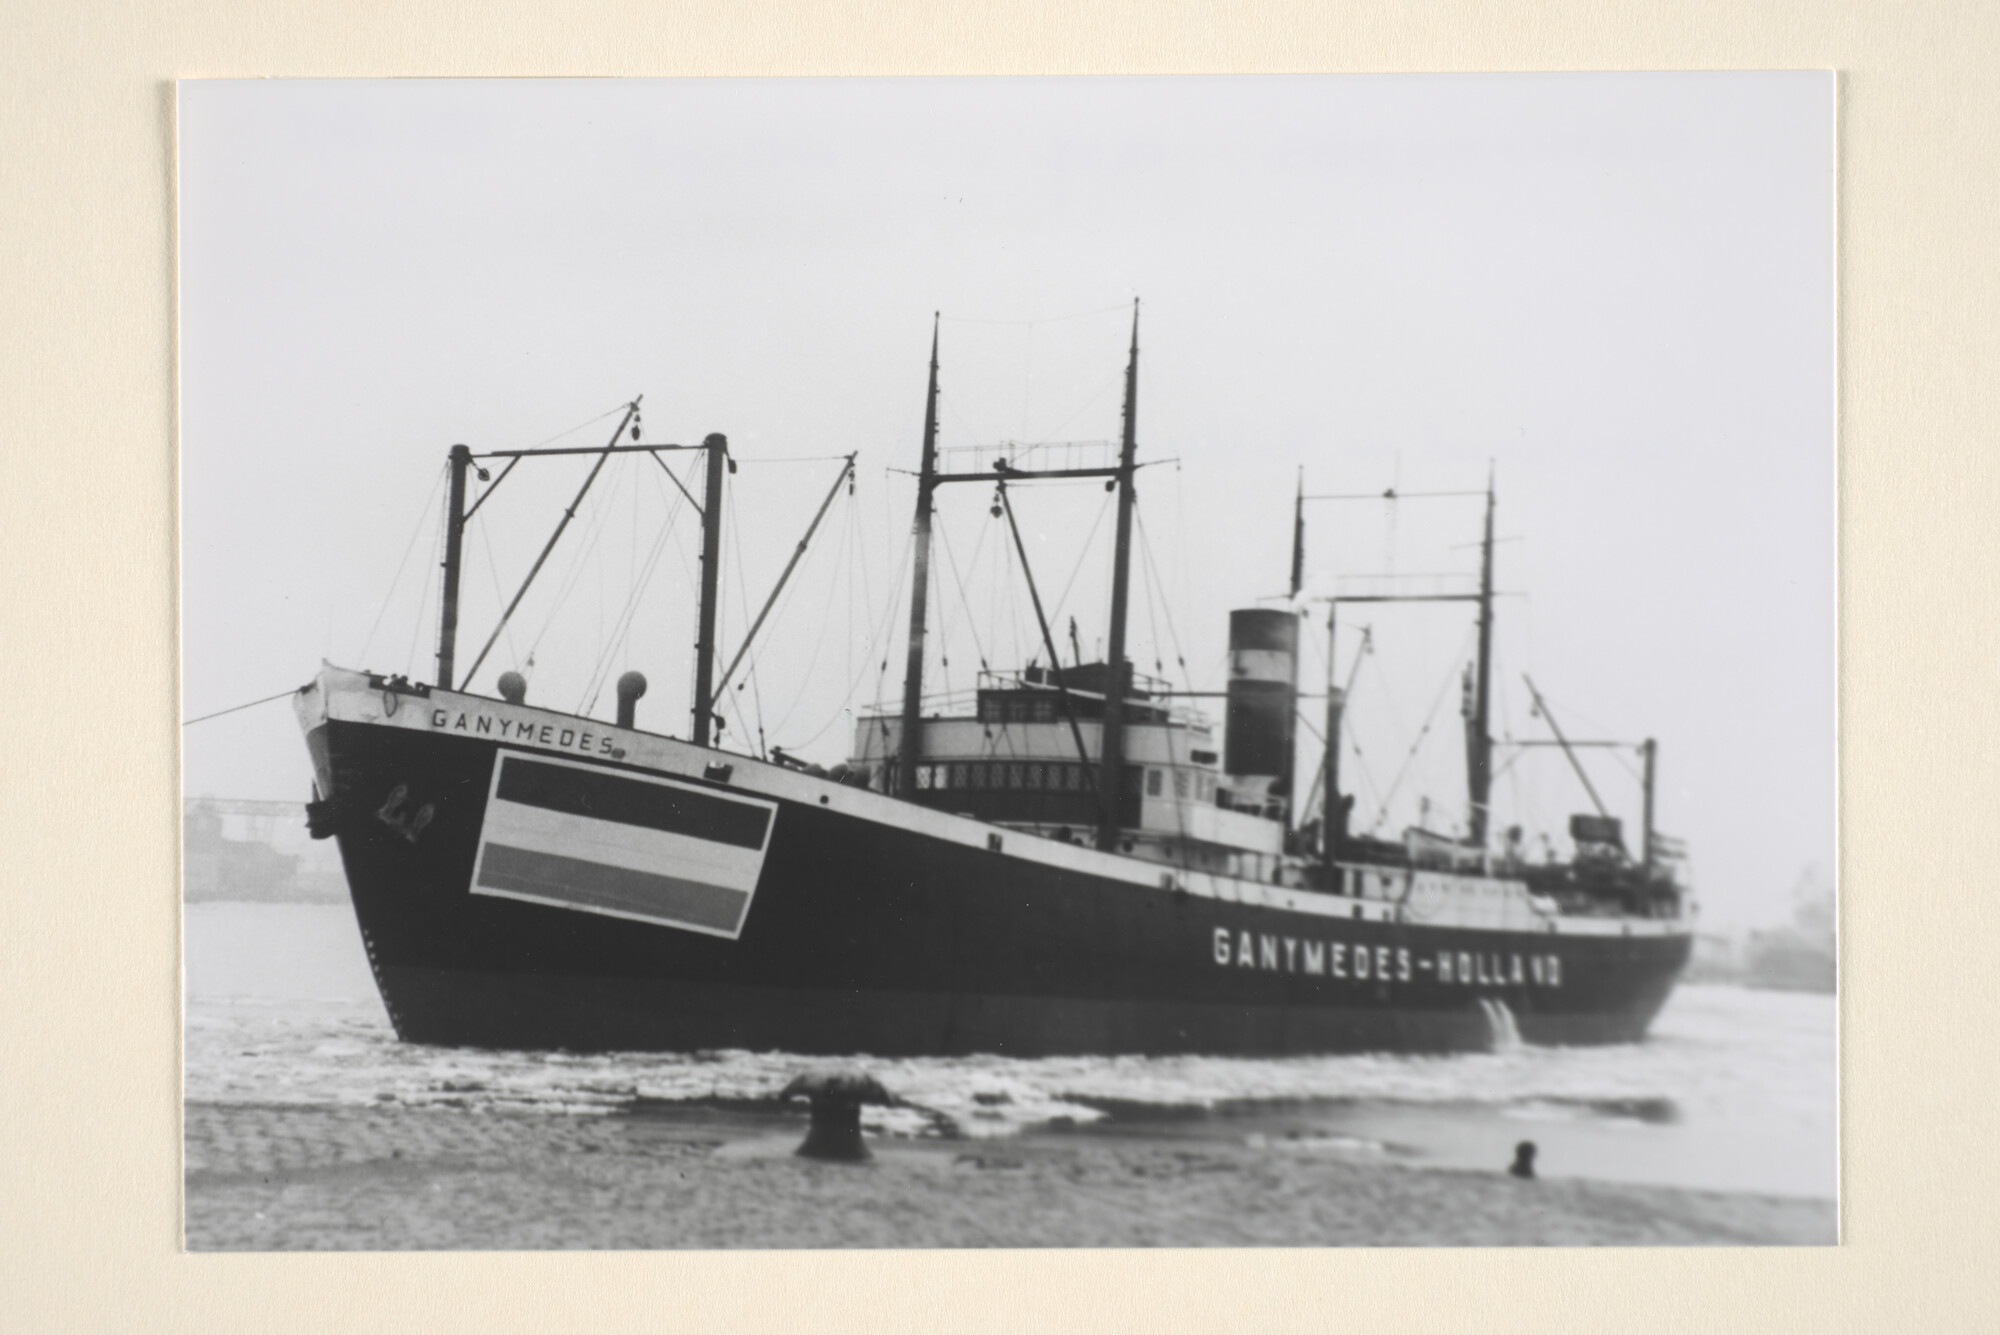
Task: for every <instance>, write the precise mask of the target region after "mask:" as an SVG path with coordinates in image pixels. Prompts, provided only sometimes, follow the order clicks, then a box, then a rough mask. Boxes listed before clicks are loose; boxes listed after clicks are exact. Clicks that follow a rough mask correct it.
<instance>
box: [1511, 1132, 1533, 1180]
mask: <svg viewBox="0 0 2000 1335" xmlns="http://www.w3.org/2000/svg"><path fill="white" fill-rule="evenodd" d="M1507 1171H1508V1172H1510V1173H1512V1174H1513V1175H1514V1176H1515V1177H1519V1178H1532V1177H1533V1176H1534V1175H1535V1142H1534V1141H1532V1140H1524V1141H1522V1142H1521V1143H1520V1144H1518V1145H1516V1146H1515V1147H1514V1162H1513V1163H1511V1164H1509V1165H1508V1167H1507Z"/></svg>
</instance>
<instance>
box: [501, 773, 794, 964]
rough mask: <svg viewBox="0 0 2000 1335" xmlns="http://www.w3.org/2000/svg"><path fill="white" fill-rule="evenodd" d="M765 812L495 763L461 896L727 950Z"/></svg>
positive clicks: (685, 787)
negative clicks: (624, 921)
mask: <svg viewBox="0 0 2000 1335" xmlns="http://www.w3.org/2000/svg"><path fill="white" fill-rule="evenodd" d="M776 812H777V804H776V803H775V802H763V801H758V800H756V799H752V798H741V797H737V796H735V795H733V794H731V795H728V796H724V795H723V794H720V793H716V792H714V791H712V790H709V789H705V788H699V787H696V786H694V785H693V784H688V783H681V782H678V781H676V780H673V779H667V778H655V777H653V776H651V775H640V774H633V773H631V772H630V771H625V770H608V769H603V768H600V767H598V766H595V765H586V764H580V763H578V762H576V761H573V760H559V759H556V758H554V757H547V756H534V757H532V758H531V757H529V756H526V755H522V754H520V753H517V752H510V751H503V752H501V754H500V756H499V758H498V763H497V764H495V765H494V767H493V786H492V789H491V790H490V791H489V792H488V794H487V800H486V823H485V825H484V826H483V827H482V828H481V829H480V832H479V854H478V857H477V859H476V860H475V862H474V864H473V865H474V871H473V875H472V886H471V890H472V893H473V894H475V895H492V896H496V897H498V898H502V899H519V900H525V901H527V902H528V903H531V904H546V905H550V906H553V907H556V908H566V909H574V910H577V911H578V912H582V913H599V914H604V915H606V916H608V917H613V918H629V919H632V920H634V921H637V922H649V923H655V924H657V925H659V926H662V927H674V928H678V929H681V930H683V931H689V932H702V933H705V934H707V935H709V936H722V937H728V938H729V939H730V940H735V939H736V938H737V937H739V936H741V935H742V933H743V923H744V920H745V919H746V918H748V916H749V913H750V901H751V899H752V898H753V897H754V896H755V895H756V893H757V878H758V876H759V875H760V874H761V873H762V871H763V869H764V853H765V850H766V849H767V848H768V847H769V845H770V837H771V825H772V823H773V820H774V818H775V814H776Z"/></svg>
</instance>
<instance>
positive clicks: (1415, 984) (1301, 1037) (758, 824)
mask: <svg viewBox="0 0 2000 1335" xmlns="http://www.w3.org/2000/svg"><path fill="white" fill-rule="evenodd" d="M297 703H298V709H299V714H300V718H301V722H302V724H303V725H304V727H305V729H306V733H307V740H308V745H309V748H310V750H311V752H312V757H313V762H314V767H315V772H316V778H317V785H318V789H319V794H320V800H319V801H318V802H316V803H315V805H314V818H315V821H316V823H317V825H318V827H319V830H318V832H320V833H330V834H332V835H334V836H335V837H337V839H338V840H339V846H340V851H341V856H342V859H343V861H344V863H345V866H346V871H347V877H348V882H349V885H350V887H351V890H352V894H353V899H354V906H355V911H356V914H357V916H358V919H359V922H360V926H361V931H362V936H363V939H364V941H365V943H366V946H367V951H368V958H369V961H370V964H371V965H372V967H373V969H374V973H375V977H376V981H377V983H378V985H379V987H380V989H381V993H382V997H383V1000H384V1001H385V1003H386V1004H387V1007H388V1010H389V1014H390V1017H391V1019H392V1021H393V1023H394V1025H395V1028H396V1032H397V1034H398V1035H399V1036H400V1037H401V1038H403V1039H404V1040H406V1041H411V1042H418V1043H433V1044H450V1045H469V1046H481V1047H495V1048H517V1049H569V1050H577V1051H589V1050H614V1049H617V1050H676V1051H693V1050H702V1049H720V1048H747V1049H758V1050H761V1049H782V1050H787V1051H792V1052H800V1053H872V1054H879V1055H891V1054H939V1055H943V1054H962V1053H975V1052H979V1053H1001V1054H1008V1055H1015V1056H1041V1055H1050V1054H1065V1053H1213V1054H1245V1055H1247V1054H1296V1053H1323V1052H1343V1051H1361V1050H1383V1051H1404V1052H1445V1051H1460V1050H1475V1049H1483V1048H1487V1047H1490V1046H1492V1045H1493V1044H1494V1043H1495V1041H1496V1037H1499V1038H1504V1039H1511V1038H1512V1037H1513V1036H1514V1031H1515V1030H1517V1031H1518V1036H1519V1038H1520V1039H1522V1040H1524V1041H1527V1042H1531V1043H1550V1044H1588V1043H1611V1042H1625V1041H1632V1040H1636V1039H1638V1038H1640V1037H1642V1036H1643V1035H1644V1033H1645V1030H1646V1028H1647V1025H1648V1024H1649V1022H1650V1021H1651V1020H1652V1018H1653V1016H1654V1015H1655V1013H1656V1012H1657V1011H1658V1010H1659V1008H1660V1006H1661V1005H1662V1004H1663V1003H1664V1001H1665V1000H1666V997H1667V995H1668V993H1669V992H1670V990H1671V989H1672V987H1673V984H1674V981H1675V979H1676V977H1677V976H1678V974H1679V973H1680V971H1681V969H1682V967H1683V965H1684V964H1685V963H1686V960H1687V957H1688V952H1689V947H1690V942H1691V937H1690V935H1689V926H1688V924H1687V922H1686V921H1685V920H1684V919H1671V920H1652V921H1649V920H1638V921H1634V920H1630V919H1611V918H1595V919H1593V918H1589V917H1571V916H1565V915H1562V914H1560V913H1554V912H1543V913H1539V914H1527V915H1526V917H1525V919H1524V918H1523V911H1517V910H1518V906H1517V910H1509V912H1512V913H1513V918H1511V919H1507V920H1506V921H1501V920H1499V919H1496V920H1495V921H1494V922H1492V923H1490V924H1488V925H1469V920H1466V921H1457V922H1454V921H1450V920H1449V919H1451V918H1452V917H1453V914H1452V913H1439V912H1437V911H1435V904H1434V905H1433V911H1431V912H1428V913H1423V914H1419V913H1417V912H1415V911H1414V906H1413V902H1412V901H1411V899H1410V897H1409V896H1408V895H1407V894H1405V895H1403V896H1402V897H1401V899H1400V900H1398V899H1390V898H1386V897H1385V898H1373V899H1363V898H1349V897H1346V896H1343V895H1337V894H1329V893H1324V892H1321V891H1316V890H1307V889H1301V888H1285V887H1279V886H1272V885H1264V884H1259V883H1256V882H1249V881H1242V880H1235V879H1231V878H1225V877H1219V876H1209V875H1203V874H1196V873H1189V872H1184V871H1179V870H1177V869H1174V868H1171V867H1165V866H1162V865H1160V864H1158V863H1154V862H1147V861H1143V860H1141V859H1137V858H1132V857H1126V856H1121V855H1117V854H1112V853H1104V852H1099V851H1097V850H1095V849H1088V848H1084V847H1081V846H1077V845H1072V844H1068V843H1060V842H1057V841H1056V840H1052V839H1043V838H1037V837H1035V836H1033V835H1029V834H1024V833H1020V832H1017V831H1012V830H1003V829H1001V828H999V827H996V826H992V825H987V824H982V823H980V822H977V821H973V820H970V819H967V818H964V817H959V816H954V815H950V814H947V813H944V812H939V811H934V810H928V809H925V808H921V807H918V806H916V805H914V804H911V803H906V802H901V801H898V800H896V799H894V798H892V797H889V796H886V795H884V794H881V793H876V792H872V791H868V790H866V789H862V788H855V787H850V786H845V785H842V784H839V783H835V782H832V781H830V780H827V779H822V778H816V777H812V776H809V775H806V774H801V773H798V772H796V771H793V770H789V769H785V768H781V767H778V766H774V765H768V764H764V763H762V762H759V761H755V760H752V759H749V758H746V757H739V756H732V755H727V754H725V753H722V752H718V751H715V750H712V749H705V748H699V747H695V746H693V745H691V744H688V743H684V742H678V741H674V740H671V739H668V738H664V737H657V736H652V735H650V734H644V733H639V732H635V731H631V730H626V729H617V728H611V727H607V726H606V725H603V724H601V723H597V722H594V721H592V720H588V719H579V718H575V717H571V716H566V715H559V714H554V713H550V712H548V711H541V710H535V709H531V708H527V707H525V706H520V705H513V704H507V703H503V702H500V701H495V700H488V699H484V698H481V697H475V696H467V695H460V694H454V693H450V692H444V691H430V690H428V689H426V688H424V687H420V686H418V687H412V686H408V685H405V684H402V683H400V682H398V683H393V684H390V683H384V682H383V681H382V680H381V679H380V678H374V677H368V676H364V675H363V674H359V673H349V672H343V671H340V670H338V669H331V668H329V669H328V670H327V671H326V672H324V673H323V674H322V676H321V677H320V679H319V681H317V682H316V683H315V684H314V685H312V686H309V687H307V688H305V689H304V690H303V691H301V692H300V695H299V697H298V702H297ZM1430 880H1431V883H1432V888H1433V889H1436V888H1437V887H1438V886H1439V885H1441V884H1443V883H1444V882H1452V883H1460V882H1462V883H1463V884H1462V885H1460V886H1458V889H1462V890H1463V891H1464V894H1463V895H1462V896H1461V898H1462V899H1463V900H1464V902H1466V903H1474V902H1476V901H1477V899H1478V896H1479V894H1480V893H1482V892H1483V893H1486V894H1488V896H1489V897H1491V896H1492V895H1493V894H1499V893H1502V892H1506V893H1508V894H1513V895H1514V898H1515V899H1521V895H1520V894H1519V893H1516V889H1517V887H1518V883H1510V882H1505V881H1503V880H1501V879H1496V878H1489V877H1476V876H1451V875H1445V876H1444V877H1443V881H1440V880H1439V877H1438V876H1432V877H1431V878H1430ZM1445 889H1446V890H1452V891H1453V893H1456V891H1455V890H1453V887H1452V886H1451V885H1446V886H1445ZM1503 897H1504V896H1503ZM1522 902H1525V901H1524V900H1523V901H1522ZM1464 916H1465V915H1464V914H1459V915H1458V917H1459V918H1461V919H1464ZM1501 917H1502V918H1505V917H1506V915H1505V914H1503V915H1501ZM1419 918H1422V919H1424V920H1419ZM1516 919H1521V920H1519V921H1517V920H1516Z"/></svg>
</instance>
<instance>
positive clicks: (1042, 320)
mask: <svg viewBox="0 0 2000 1335" xmlns="http://www.w3.org/2000/svg"><path fill="white" fill-rule="evenodd" d="M1131 309H1132V303H1131V302H1129V301H1121V302H1119V303H1118V304H1117V305H1116V306H1101V307H1099V308H1098V309H1096V310H1091V311H1078V312H1076V313H1075V314H1074V315H1041V316H1037V317H1035V318H1034V319H1031V320H988V319H981V318H979V317H977V316H971V315H940V316H939V317H938V318H939V319H940V320H945V321H948V322H950V323H952V324H994V325H1037V324H1061V323H1062V322H1063V321H1065V320H1087V319H1089V318H1090V317H1091V316H1093V315H1109V314H1111V313H1112V312H1113V311H1129V310H1131Z"/></svg>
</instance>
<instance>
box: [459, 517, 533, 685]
mask: <svg viewBox="0 0 2000 1335" xmlns="http://www.w3.org/2000/svg"><path fill="white" fill-rule="evenodd" d="M479 540H480V542H481V543H482V544H483V545H484V546H485V548H486V573H487V574H488V575H489V576H491V578H492V580H493V605H494V606H495V607H505V606H506V605H507V590H506V589H504V588H502V587H501V586H500V562H499V560H498V559H497V558H496V557H495V556H494V555H493V530H492V529H491V528H490V527H488V526H487V525H485V524H481V525H480V526H479ZM500 633H501V634H502V635H504V636H505V637H506V639H507V656H508V657H509V658H512V659H513V660H514V661H515V662H517V663H518V662H520V661H521V651H520V649H519V647H518V646H516V645H515V643H514V623H513V622H512V621H508V622H506V623H504V624H503V625H502V626H501V627H500ZM459 684H460V685H461V686H462V685H464V684H465V683H464V682H460V683H459Z"/></svg>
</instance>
